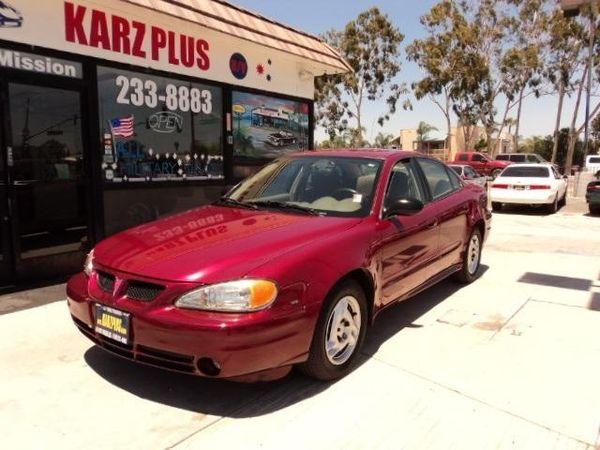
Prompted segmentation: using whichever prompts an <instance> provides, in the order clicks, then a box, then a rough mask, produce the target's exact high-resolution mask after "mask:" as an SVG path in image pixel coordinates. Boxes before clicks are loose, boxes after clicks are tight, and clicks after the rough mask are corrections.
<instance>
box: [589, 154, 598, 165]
mask: <svg viewBox="0 0 600 450" xmlns="http://www.w3.org/2000/svg"><path fill="white" fill-rule="evenodd" d="M588 164H600V156H593V157H591V158H590V159H589V161H588Z"/></svg>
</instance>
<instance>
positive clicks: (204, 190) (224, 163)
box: [0, 0, 349, 286]
mask: <svg viewBox="0 0 600 450" xmlns="http://www.w3.org/2000/svg"><path fill="white" fill-rule="evenodd" d="M4 3H6V4H7V5H8V4H9V3H10V5H8V6H7V8H8V7H10V11H11V18H12V19H11V20H10V21H4V22H0V98H1V99H2V102H1V107H0V148H1V149H2V151H1V155H0V216H1V217H2V218H3V220H2V221H1V223H0V286H6V285H15V284H16V285H20V284H22V283H27V282H29V281H32V280H39V279H43V278H48V277H54V276H64V275H65V274H68V273H71V272H74V271H77V270H79V269H80V267H81V263H82V261H83V258H84V255H85V253H86V252H87V251H88V250H89V248H90V247H91V246H92V245H93V244H94V243H95V242H97V241H98V240H99V239H102V238H103V237H105V236H107V235H110V234H113V233H116V232H118V231H120V230H123V229H125V228H129V227H131V226H133V225H137V224H140V223H143V222H148V221H151V220H153V219H156V218H158V217H161V216H163V215H166V214H173V213H177V212H179V211H183V210H186V209H189V208H192V207H195V206H199V205H202V204H205V203H207V202H210V201H211V200H214V199H215V198H217V197H218V196H219V195H220V193H221V192H222V190H223V188H224V186H226V185H230V184H233V183H234V182H235V181H236V180H237V179H239V178H240V177H242V176H245V175H247V174H249V173H252V172H253V171H255V170H257V168H258V167H260V166H261V165H262V164H264V163H265V162H266V161H269V160H270V159H272V158H274V157H276V156H278V155H281V154H285V153H287V152H291V151H298V150H303V149H307V148H310V147H311V146H312V142H313V118H312V113H313V93H314V77H315V76H319V75H322V74H325V73H342V72H346V71H348V70H349V68H348V65H347V64H346V62H345V61H344V60H343V59H342V58H340V56H339V55H338V54H337V53H336V52H335V51H333V50H332V49H331V48H330V47H329V46H327V45H325V44H324V43H323V42H322V41H321V40H320V39H319V38H317V37H314V36H311V35H309V34H306V33H303V32H301V31H298V30H295V29H292V28H289V27H287V26H284V25H282V24H279V23H277V22H275V21H272V20H270V19H267V18H264V17H262V16H260V15H258V14H255V13H252V12H249V11H247V10H245V9H242V8H238V7H236V6H234V5H231V4H229V3H227V2H225V1H222V0H218V1H217V0H214V1H213V0H190V1H188V2H185V3H181V2H177V3H176V2H171V1H161V0H155V1H152V2H149V1H147V0H127V1H124V0H111V1H109V0H93V1H92V0H72V1H71V0H67V1H64V0H44V1H43V2H40V1H33V0H24V1H17V0H8V2H4ZM215 220H218V218H217V219H215ZM209 225H214V224H197V223H194V224H189V226H190V227H196V228H198V229H199V230H201V228H202V227H204V226H209ZM172 232H173V233H180V232H182V231H181V230H173V231H172ZM199 232H200V231H199ZM160 239H161V238H160V236H157V240H159V241H160Z"/></svg>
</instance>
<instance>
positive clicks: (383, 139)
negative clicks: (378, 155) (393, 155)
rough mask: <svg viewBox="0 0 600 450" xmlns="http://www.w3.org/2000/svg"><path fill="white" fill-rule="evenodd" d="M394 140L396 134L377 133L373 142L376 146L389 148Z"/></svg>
mask: <svg viewBox="0 0 600 450" xmlns="http://www.w3.org/2000/svg"><path fill="white" fill-rule="evenodd" d="M393 140H394V135H392V134H389V133H382V132H379V133H377V136H375V141H374V142H373V144H374V146H375V147H376V148H388V147H389V146H390V144H391V143H392V141H393Z"/></svg>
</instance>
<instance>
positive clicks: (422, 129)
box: [417, 121, 437, 147]
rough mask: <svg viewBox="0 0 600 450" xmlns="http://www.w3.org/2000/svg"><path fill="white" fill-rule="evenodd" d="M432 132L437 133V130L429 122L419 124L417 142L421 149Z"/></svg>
mask: <svg viewBox="0 0 600 450" xmlns="http://www.w3.org/2000/svg"><path fill="white" fill-rule="evenodd" d="M432 131H437V128H436V127H434V126H433V125H430V124H428V123H427V122H423V121H421V122H419V126H418V127H417V142H418V143H419V147H420V146H421V144H422V143H423V141H425V140H427V135H428V134H429V133H431V132H432Z"/></svg>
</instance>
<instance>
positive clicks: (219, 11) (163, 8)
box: [122, 0, 352, 75]
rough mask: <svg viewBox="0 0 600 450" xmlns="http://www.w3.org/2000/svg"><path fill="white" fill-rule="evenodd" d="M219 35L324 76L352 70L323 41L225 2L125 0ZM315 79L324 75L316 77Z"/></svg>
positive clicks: (210, 0) (204, 0)
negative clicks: (293, 59) (311, 66)
mask: <svg viewBox="0 0 600 450" xmlns="http://www.w3.org/2000/svg"><path fill="white" fill-rule="evenodd" d="M122 1H125V2H128V3H132V4H135V5H139V6H143V7H145V8H149V9H152V10H154V11H157V12H160V13H163V14H167V15H170V16H174V17H178V18H180V19H184V20H188V21H190V22H193V23H196V24H200V25H203V26H205V27H207V28H211V29H213V30H216V31H221V32H223V33H226V34H229V35H232V36H236V37H238V38H241V39H245V40H248V41H251V42H255V43H258V44H261V45H264V46H266V47H270V48H274V49H277V50H281V51H284V52H287V53H290V54H293V55H296V56H300V57H302V58H306V59H309V60H311V61H315V62H317V63H320V64H322V65H325V66H327V67H325V68H323V73H325V72H327V73H344V72H349V71H351V70H352V69H351V68H350V66H349V65H348V63H347V62H346V61H345V60H344V59H343V58H342V57H341V56H340V55H339V54H338V53H337V52H336V51H335V50H334V49H333V48H331V47H330V46H329V45H327V44H326V43H325V42H324V41H323V40H322V39H321V38H319V37H317V36H313V35H311V34H308V33H304V32H302V31H299V30H296V29H294V28H292V27H289V26H287V25H283V24H280V23H278V22H276V21H274V20H272V19H268V18H266V17H263V16H261V15H260V14H257V13H254V12H252V11H249V10H247V9H244V8H241V7H239V6H235V5H232V4H231V3H228V2H226V1H224V0H122ZM315 75H322V74H319V73H315Z"/></svg>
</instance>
